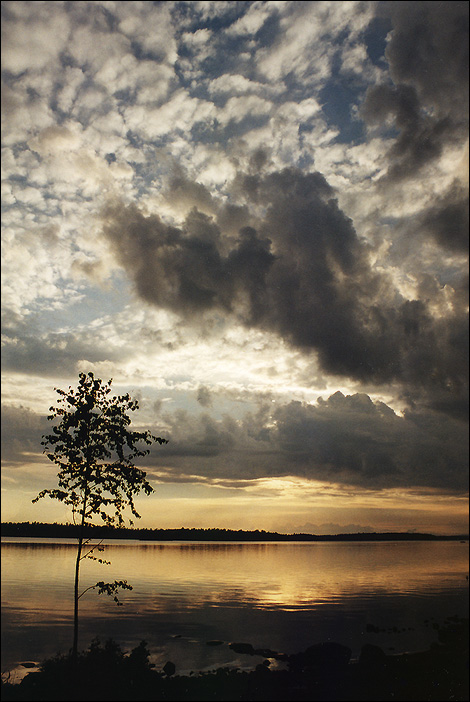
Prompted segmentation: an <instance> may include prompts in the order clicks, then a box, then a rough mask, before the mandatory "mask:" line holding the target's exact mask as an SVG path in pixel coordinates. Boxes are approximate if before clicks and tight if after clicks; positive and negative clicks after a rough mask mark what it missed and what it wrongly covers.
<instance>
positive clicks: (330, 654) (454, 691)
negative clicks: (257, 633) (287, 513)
mask: <svg viewBox="0 0 470 702" xmlns="http://www.w3.org/2000/svg"><path fill="white" fill-rule="evenodd" d="M438 638H439V641H438V643H435V644H432V645H431V646H430V647H429V649H426V650H424V651H416V652H413V653H399V654H386V653H385V652H384V650H383V649H382V648H380V647H379V646H376V645H373V644H370V643H368V644H364V645H363V646H362V649H361V654H360V656H359V658H358V659H352V658H351V649H350V648H348V647H347V646H344V645H342V644H340V643H336V642H332V641H325V642H322V643H317V644H313V645H312V646H309V647H308V648H307V649H305V650H304V651H301V652H299V653H295V654H282V653H277V652H275V651H272V650H271V649H255V648H254V647H253V646H252V645H251V644H249V643H233V644H230V647H231V648H232V650H233V651H234V652H237V653H241V654H246V655H248V656H261V659H260V660H262V662H260V663H258V664H257V665H256V666H255V667H254V669H252V670H250V671H246V670H241V669H239V668H235V669H229V668H228V667H224V666H222V667H219V668H216V669H213V670H209V671H205V672H203V671H200V672H197V673H193V672H191V673H190V674H189V675H182V674H178V671H177V670H176V667H175V666H174V664H173V663H172V662H171V661H168V662H167V663H166V664H165V665H164V666H163V669H162V670H161V671H158V670H155V669H154V666H152V665H151V664H149V662H148V652H147V654H146V653H145V650H146V649H145V646H144V644H145V642H142V643H141V645H140V646H139V647H137V648H136V649H134V650H133V651H132V652H131V653H130V654H128V655H124V654H122V652H121V651H120V649H119V646H118V645H117V644H115V643H114V642H111V645H109V646H108V644H105V646H104V647H102V648H100V647H99V645H98V646H96V645H95V648H93V646H90V649H89V651H88V653H85V652H82V654H81V656H82V658H81V662H80V665H81V666H82V668H80V669H79V670H80V674H79V681H78V682H77V687H74V688H73V689H71V686H70V675H71V672H70V670H71V669H70V660H69V659H67V657H56V658H55V659H49V660H48V661H45V662H43V664H42V671H41V672H34V671H33V670H32V671H31V672H28V673H26V674H25V676H24V678H23V680H22V681H21V682H20V683H18V684H11V683H6V684H5V683H2V698H3V699H4V700H5V701H6V702H14V701H17V702H20V701H21V702H22V701H25V700H29V701H30V702H35V701H36V700H38V702H39V700H46V699H47V700H51V701H53V700H64V701H67V700H83V701H86V700H90V701H92V700H96V699H99V700H102V701H105V700H110V701H111V700H112V701H113V702H117V701H120V700H129V701H130V702H131V701H134V700H135V701H136V702H137V701H138V700H140V701H145V700H149V701H150V700H154V701H156V700H174V701H175V702H177V701H178V702H189V701H193V700H194V701H196V700H201V701H203V700H219V701H221V702H222V701H225V700H226V701H227V702H228V701H230V702H234V701H236V700H240V702H248V701H254V702H256V701H258V700H259V701H261V700H264V701H265V702H269V701H271V702H278V701H279V702H280V701H281V700H282V701H291V702H297V701H299V702H300V701H303V702H307V701H309V702H314V701H318V702H320V701H322V702H326V701H330V700H331V701H334V700H345V701H349V700H350V701H356V702H357V701H359V700H361V701H366V700H367V701H368V700H370V701H372V700H374V701H377V702H379V701H381V700H383V701H388V700H390V701H391V700H395V702H396V701H397V700H400V701H401V702H405V701H406V702H411V701H416V702H421V701H422V700H426V701H429V702H432V701H436V702H442V701H444V700H453V701H454V702H465V701H466V700H468V688H469V686H468V656H469V646H468V640H469V630H468V619H463V618H457V617H456V618H455V620H454V621H453V622H452V623H449V624H448V625H446V626H442V627H440V629H439V631H438ZM98 643H99V642H98ZM212 643H214V645H215V644H216V643H217V642H212ZM107 646H108V649H107V648H106V647H107ZM106 650H107V651H108V659H106V657H103V654H105V653H106ZM97 652H98V653H99V654H100V655H101V658H99V657H98V660H99V666H98V667H96V661H95V668H94V669H93V668H90V667H89V666H90V660H92V659H93V656H94V657H95V658H96V656H97ZM110 652H111V654H112V655H111V656H110ZM113 656H114V658H115V661H114V663H117V665H115V667H114V668H112V667H111V668H110V667H109V665H108V668H106V661H108V664H109V660H111V659H112V658H113ZM273 661H279V662H282V668H279V667H277V668H276V667H275V666H273V665H272V664H273ZM28 664H32V663H31V662H28ZM87 666H88V668H87ZM126 666H127V667H126ZM93 670H94V671H95V672H94V674H92V673H91V671H93Z"/></svg>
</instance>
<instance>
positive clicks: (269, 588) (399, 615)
mask: <svg viewBox="0 0 470 702" xmlns="http://www.w3.org/2000/svg"><path fill="white" fill-rule="evenodd" d="M107 543H108V544H109V545H107V547H106V551H105V553H104V554H98V555H100V557H102V558H105V559H106V560H109V561H111V565H101V564H99V563H97V562H93V561H90V560H86V561H83V562H82V570H81V573H82V575H81V589H85V588H86V587H88V586H90V585H93V584H94V583H96V582H97V581H99V580H104V581H106V582H107V581H113V580H115V579H116V580H122V579H126V580H127V581H128V582H129V584H131V585H132V586H133V590H132V591H122V596H121V597H120V599H121V601H122V602H123V606H122V607H117V606H116V605H115V604H114V602H113V601H112V598H109V597H107V596H106V595H97V594H96V592H95V591H89V592H88V593H87V594H86V595H84V596H83V598H82V599H81V600H80V633H79V647H80V648H83V649H84V648H87V647H88V645H89V644H90V642H91V640H92V639H93V638H94V637H99V638H100V640H101V641H102V642H104V641H105V640H106V639H107V638H109V637H112V638H114V639H115V640H116V641H117V642H118V643H119V644H120V645H121V646H122V647H123V649H124V650H129V649H130V648H133V647H134V646H136V645H137V644H138V643H140V641H141V640H142V639H145V641H147V643H148V647H149V649H150V652H151V659H152V661H153V662H154V663H155V664H156V666H157V669H161V667H163V665H164V664H165V662H166V661H167V660H171V661H173V662H174V663H175V665H176V668H177V673H179V674H188V673H189V672H190V671H191V670H193V671H200V670H211V669H214V668H216V667H219V666H222V665H227V666H231V667H239V668H243V669H251V668H253V667H254V666H255V665H256V664H258V663H260V662H261V661H262V660H263V659H262V658H261V657H259V656H249V655H247V654H237V653H235V652H234V651H233V650H231V649H230V648H229V646H228V644H229V643H231V642H244V643H250V644H252V645H253V646H254V647H255V648H270V649H273V650H275V651H277V652H280V653H281V652H282V653H296V652H299V651H301V650H304V649H305V648H307V647H308V646H310V645H312V644H314V643H319V642H321V641H328V640H330V641H337V642H339V643H343V644H345V645H347V646H349V647H350V648H351V649H352V652H353V657H357V656H358V655H359V653H360V650H361V646H362V645H363V644H364V643H372V644H376V645H379V646H382V647H383V648H384V650H385V651H386V653H401V652H404V651H417V650H423V649H425V648H427V647H428V646H429V644H430V643H431V642H433V641H436V640H437V627H438V626H440V625H442V624H444V623H445V621H446V619H447V618H448V617H452V616H455V615H457V616H458V617H468V579H467V575H468V567H469V562H468V543H466V544H462V543H460V542H459V541H436V542H429V541H410V542H393V541H390V542H316V543H312V542H310V543H305V542H287V543H286V542H283V543H280V542H279V543H277V542H275V543H246V542H243V543H241V542H237V543H221V542H216V543H214V542H210V543H208V542H153V541H148V542H140V541H108V542H107ZM75 548H76V541H75V540H73V539H58V540H56V539H39V538H37V539H28V538H3V539H2V573H1V575H2V591H1V596H2V646H1V666H2V672H4V671H6V670H9V669H11V668H12V667H14V666H15V665H16V664H17V663H19V662H21V661H23V662H24V661H40V660H42V659H43V658H45V657H47V656H51V655H54V654H55V653H58V652H62V653H66V652H67V651H68V650H69V649H70V647H71V644H72V629H73V578H74V558H75ZM207 642H212V643H210V644H208V643H207ZM215 642H218V643H215Z"/></svg>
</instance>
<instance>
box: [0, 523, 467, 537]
mask: <svg viewBox="0 0 470 702" xmlns="http://www.w3.org/2000/svg"><path fill="white" fill-rule="evenodd" d="M78 530H79V527H78V525H77V524H58V523H57V522H54V523H53V524H45V523H43V522H3V523H2V525H1V535H2V536H30V537H47V538H68V537H72V538H74V537H77V536H78ZM85 535H86V536H87V537H93V538H100V539H104V538H106V539H139V540H142V541H144V540H145V541H455V540H468V534H459V535H452V536H436V535H435V534H419V533H416V532H385V533H376V532H374V533H366V532H362V533H359V534H334V535H333V534H278V533H277V532H272V531H264V530H261V531H260V530H258V529H255V530H254V531H244V530H243V529H238V530H233V529H187V528H185V527H181V528H180V529H136V528H131V527H128V528H127V527H121V528H113V527H107V526H88V527H86V529H85Z"/></svg>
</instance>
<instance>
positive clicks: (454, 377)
mask: <svg viewBox="0 0 470 702" xmlns="http://www.w3.org/2000/svg"><path fill="white" fill-rule="evenodd" d="M185 188H186V190H187V191H188V190H189V188H188V185H187V183H186V185H185ZM193 192H197V193H198V194H200V195H201V197H203V196H204V193H205V191H204V190H203V189H200V188H197V187H196V186H194V188H193ZM233 192H234V193H235V196H236V197H238V201H239V202H240V203H241V204H242V205H245V206H247V207H248V210H249V211H250V212H251V223H252V225H253V226H245V227H243V228H241V229H240V230H239V232H238V235H237V236H236V237H234V236H233V235H232V236H231V237H226V236H225V235H224V232H223V231H222V230H221V228H220V226H219V225H218V224H217V222H216V220H214V218H212V217H209V216H208V215H204V214H202V213H201V212H199V211H198V210H196V209H195V210H192V211H191V212H190V213H189V214H188V216H187V218H186V221H185V223H184V225H183V227H182V228H175V227H173V226H170V225H167V224H165V223H164V221H163V220H162V219H161V218H160V217H159V216H158V215H148V216H146V215H144V214H143V213H142V212H141V211H140V210H139V209H138V208H137V207H135V206H133V205H132V206H129V207H126V206H123V205H119V204H114V205H110V206H109V207H108V208H107V209H106V210H105V211H104V213H103V219H104V226H103V232H104V235H105V238H106V239H107V240H108V241H109V243H110V245H111V248H112V251H113V252H114V255H115V256H116V258H117V260H118V262H119V263H120V265H121V266H122V267H123V268H124V269H125V270H126V272H127V274H128V275H129V277H130V278H131V280H132V281H133V283H134V285H135V288H136V291H137V293H138V294H139V296H140V297H142V298H143V299H145V300H146V301H147V302H150V303H152V304H154V305H156V306H158V307H163V308H166V309H169V310H171V311H173V312H176V313H178V314H180V315H181V316H183V317H184V318H186V319H190V318H192V319H193V320H195V319H197V315H201V314H204V313H205V312H209V311H218V312H220V313H222V314H226V315H233V316H234V317H235V318H236V319H237V320H238V321H239V322H241V323H242V324H244V325H245V326H246V327H254V328H259V329H263V330H266V331H269V332H275V333H277V334H278V335H279V336H280V337H282V338H283V339H284V340H285V341H287V342H289V343H290V344H291V345H292V346H294V347H296V348H298V349H301V350H302V351H303V352H304V353H310V352H316V353H317V354H318V357H319V360H320V363H321V365H322V367H323V369H324V371H326V372H328V373H331V374H335V375H337V376H343V377H349V378H353V379H355V380H361V381H369V382H377V383H388V382H393V381H399V382H402V383H409V384H410V385H411V387H412V388H413V390H412V391H411V396H412V395H413V394H414V395H415V396H417V395H418V393H419V392H421V393H427V392H429V393H430V397H431V396H432V395H434V396H435V398H439V399H438V400H437V399H436V402H439V404H440V405H441V406H442V407H443V406H444V404H445V402H446V401H448V402H449V405H450V404H451V403H452V402H453V401H455V400H456V398H458V399H459V402H461V401H462V399H463V397H464V396H465V392H466V387H467V386H466V382H467V381H466V377H467V372H466V370H465V339H466V329H467V326H466V325H467V315H466V312H465V310H464V309H463V308H462V307H461V306H460V305H459V304H457V301H456V302H455V305H454V306H453V308H451V309H450V310H449V311H448V314H447V315H446V316H445V317H441V316H439V315H438V316H436V315H434V314H433V312H432V309H431V308H430V307H428V305H427V303H426V301H425V300H407V299H405V298H403V296H402V295H401V294H400V293H399V292H398V291H397V289H396V288H395V287H394V285H393V281H392V279H391V278H388V277H387V276H386V275H385V274H384V273H380V272H378V271H374V270H373V269H372V268H371V266H370V263H369V258H368V255H369V251H368V247H367V246H365V245H364V244H363V243H362V242H361V240H360V239H359V237H358V235H357V233H356V231H355V229H354V227H353V224H352V222H351V220H350V219H349V218H348V217H347V216H346V215H345V214H344V213H343V212H342V211H341V210H340V208H339V206H338V202H337V200H336V198H335V193H334V191H333V189H332V188H331V187H330V186H329V185H328V183H327V181H326V180H325V178H324V177H323V176H322V175H321V174H319V173H308V174H306V173H302V172H301V171H299V170H296V169H292V168H291V169H284V170H283V171H281V172H272V173H267V174H266V175H261V174H256V173H255V174H246V173H244V174H243V173H240V174H239V175H238V177H237V178H236V180H235V184H234V186H233ZM215 203H216V201H215V200H212V206H213V207H215ZM195 315H196V316H195ZM428 401H432V399H429V400H428Z"/></svg>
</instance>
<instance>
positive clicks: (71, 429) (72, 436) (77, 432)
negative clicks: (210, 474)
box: [33, 372, 166, 526]
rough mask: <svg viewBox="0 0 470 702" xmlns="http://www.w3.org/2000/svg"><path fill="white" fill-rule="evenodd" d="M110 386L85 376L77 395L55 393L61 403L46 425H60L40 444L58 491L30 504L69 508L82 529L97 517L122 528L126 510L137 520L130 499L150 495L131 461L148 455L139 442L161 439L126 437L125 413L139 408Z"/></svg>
mask: <svg viewBox="0 0 470 702" xmlns="http://www.w3.org/2000/svg"><path fill="white" fill-rule="evenodd" d="M111 384H112V380H109V381H108V383H103V382H102V381H101V380H100V379H98V378H96V379H95V377H94V375H93V373H91V372H90V373H88V374H85V373H80V375H79V383H78V387H77V389H76V390H74V389H73V388H71V387H69V389H68V391H64V390H60V389H57V388H55V389H56V392H57V393H58V394H59V396H60V397H59V400H58V402H57V407H51V408H50V412H51V414H50V415H49V417H48V419H49V420H55V419H57V418H59V419H60V422H59V424H58V425H56V426H54V427H53V429H52V432H53V433H52V434H49V435H47V436H43V441H42V442H41V443H42V445H43V446H44V447H45V448H44V453H46V455H47V457H48V458H49V460H51V461H52V462H53V463H56V464H57V465H58V466H59V472H58V475H57V477H58V488H57V489H53V490H42V491H41V492H40V493H39V495H38V496H37V497H36V498H35V499H34V500H33V502H37V501H38V500H39V499H41V498H42V497H45V496H46V495H47V496H49V497H50V498H51V499H56V500H59V501H61V502H63V503H64V504H65V505H69V506H70V507H71V508H72V514H73V518H74V522H75V519H76V516H77V515H80V517H82V518H83V522H84V524H86V523H89V522H90V520H91V518H92V517H93V516H95V515H96V516H99V517H100V518H101V520H102V522H104V523H105V524H106V525H108V526H114V525H117V526H121V525H123V524H124V519H123V516H122V513H123V511H124V509H125V508H126V507H129V508H130V510H131V512H132V514H133V516H134V517H137V518H139V517H140V515H139V514H138V512H137V511H136V508H135V504H134V497H135V495H136V494H137V493H139V492H140V491H143V492H145V493H146V494H147V495H150V494H151V493H152V492H153V488H152V486H151V485H150V483H149V482H148V481H147V480H146V474H145V472H144V471H143V470H141V469H139V468H137V467H136V466H135V465H134V459H136V458H137V457H142V456H145V455H146V454H148V453H149V451H150V449H144V448H141V444H142V442H143V443H145V444H146V445H148V446H150V445H151V444H152V443H153V442H158V443H160V444H164V443H166V439H161V438H160V437H156V436H153V435H152V434H151V433H150V432H149V431H142V432H138V431H131V430H130V429H129V425H130V423H131V419H130V417H129V414H128V413H129V412H134V411H135V410H137V409H138V407H139V406H138V402H137V400H133V399H131V397H130V396H129V394H126V395H119V396H110V393H111ZM129 522H130V523H131V524H132V523H133V522H132V520H131V519H130V520H129Z"/></svg>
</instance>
